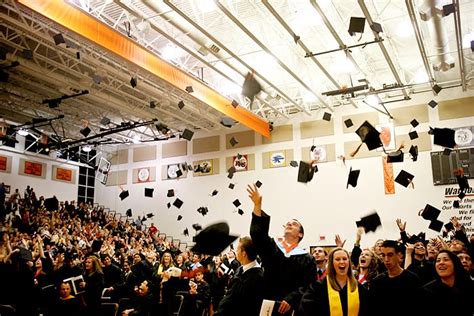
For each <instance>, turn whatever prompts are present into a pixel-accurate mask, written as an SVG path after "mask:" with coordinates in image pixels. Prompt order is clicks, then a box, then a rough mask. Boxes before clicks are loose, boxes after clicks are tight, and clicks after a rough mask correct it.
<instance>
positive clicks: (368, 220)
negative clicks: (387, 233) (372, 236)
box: [356, 213, 382, 233]
mask: <svg viewBox="0 0 474 316" xmlns="http://www.w3.org/2000/svg"><path fill="white" fill-rule="evenodd" d="M356 225H357V227H364V230H365V232H366V233H368V232H375V231H376V230H377V228H378V227H379V226H382V222H381V221H380V217H379V214H377V213H373V214H370V215H367V216H364V217H362V218H361V219H360V221H357V222H356Z"/></svg>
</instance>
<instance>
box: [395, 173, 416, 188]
mask: <svg viewBox="0 0 474 316" xmlns="http://www.w3.org/2000/svg"><path fill="white" fill-rule="evenodd" d="M413 178H415V176H414V175H412V174H410V173H408V172H406V171H405V170H400V173H399V174H398V175H397V177H396V178H395V182H396V183H398V184H400V185H403V186H404V187H405V188H406V187H408V186H409V185H410V183H411V182H412V181H413Z"/></svg>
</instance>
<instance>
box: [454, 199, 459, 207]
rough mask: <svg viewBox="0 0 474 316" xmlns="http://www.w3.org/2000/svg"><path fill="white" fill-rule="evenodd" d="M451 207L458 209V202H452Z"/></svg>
mask: <svg viewBox="0 0 474 316" xmlns="http://www.w3.org/2000/svg"><path fill="white" fill-rule="evenodd" d="M453 207H454V208H459V201H458V200H455V201H454V202H453Z"/></svg>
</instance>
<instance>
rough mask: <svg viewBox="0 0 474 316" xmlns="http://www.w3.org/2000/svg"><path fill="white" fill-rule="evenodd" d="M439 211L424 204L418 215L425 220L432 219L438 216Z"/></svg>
mask: <svg viewBox="0 0 474 316" xmlns="http://www.w3.org/2000/svg"><path fill="white" fill-rule="evenodd" d="M439 214H441V211H440V210H438V209H437V208H436V207H434V206H431V205H429V204H426V206H425V208H424V209H423V210H421V211H420V212H419V214H418V215H420V216H421V217H423V218H424V219H426V220H427V221H433V220H435V219H437V218H438V216H439Z"/></svg>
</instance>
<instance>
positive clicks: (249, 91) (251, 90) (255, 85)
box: [242, 72, 262, 102]
mask: <svg viewBox="0 0 474 316" xmlns="http://www.w3.org/2000/svg"><path fill="white" fill-rule="evenodd" d="M260 91H262V86H261V85H260V83H259V82H258V81H257V80H256V79H255V77H254V75H253V74H252V73H250V72H249V73H247V75H246V76H245V80H244V84H243V85H242V95H243V96H246V97H247V98H249V99H250V102H253V99H254V98H255V96H256V95H257V94H259V93H260Z"/></svg>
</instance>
